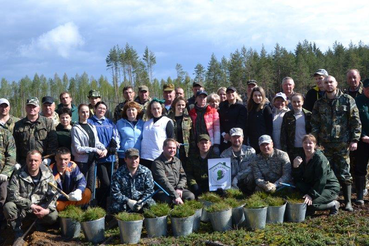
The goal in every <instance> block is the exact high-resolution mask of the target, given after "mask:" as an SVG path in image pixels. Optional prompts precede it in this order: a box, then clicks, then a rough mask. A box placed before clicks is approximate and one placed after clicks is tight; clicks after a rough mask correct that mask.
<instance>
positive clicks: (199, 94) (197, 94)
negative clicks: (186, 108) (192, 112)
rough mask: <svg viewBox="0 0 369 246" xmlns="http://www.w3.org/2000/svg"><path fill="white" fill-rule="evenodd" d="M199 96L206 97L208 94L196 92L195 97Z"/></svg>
mask: <svg viewBox="0 0 369 246" xmlns="http://www.w3.org/2000/svg"><path fill="white" fill-rule="evenodd" d="M201 95H205V96H208V93H207V92H206V91H198V92H196V97H198V96H201Z"/></svg>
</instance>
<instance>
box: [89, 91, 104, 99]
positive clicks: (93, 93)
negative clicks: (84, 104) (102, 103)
mask: <svg viewBox="0 0 369 246" xmlns="http://www.w3.org/2000/svg"><path fill="white" fill-rule="evenodd" d="M90 97H101V95H100V91H97V90H90V91H89V92H88V98H90Z"/></svg>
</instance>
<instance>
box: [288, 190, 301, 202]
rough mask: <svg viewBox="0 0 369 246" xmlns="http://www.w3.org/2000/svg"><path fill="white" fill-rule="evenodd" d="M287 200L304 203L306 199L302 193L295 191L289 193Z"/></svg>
mask: <svg viewBox="0 0 369 246" xmlns="http://www.w3.org/2000/svg"><path fill="white" fill-rule="evenodd" d="M287 201H288V202H289V203H303V202H304V199H303V198H302V195H301V194H300V193H298V192H293V193H290V194H288V195H287Z"/></svg>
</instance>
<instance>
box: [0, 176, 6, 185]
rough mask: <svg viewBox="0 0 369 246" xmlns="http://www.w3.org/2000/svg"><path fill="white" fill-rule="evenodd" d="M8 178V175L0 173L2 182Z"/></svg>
mask: <svg viewBox="0 0 369 246" xmlns="http://www.w3.org/2000/svg"><path fill="white" fill-rule="evenodd" d="M7 180H8V176H7V175H5V174H0V183H2V182H5V181H7Z"/></svg>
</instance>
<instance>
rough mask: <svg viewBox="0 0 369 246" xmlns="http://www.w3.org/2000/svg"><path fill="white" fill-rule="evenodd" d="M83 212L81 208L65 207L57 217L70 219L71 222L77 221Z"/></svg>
mask: <svg viewBox="0 0 369 246" xmlns="http://www.w3.org/2000/svg"><path fill="white" fill-rule="evenodd" d="M82 214H83V211H82V209H81V208H79V207H76V206H74V205H69V206H67V207H66V208H65V209H64V210H63V211H61V212H59V217H61V218H70V219H72V220H76V221H79V220H80V219H81V216H82Z"/></svg>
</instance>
